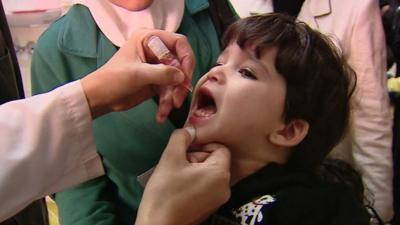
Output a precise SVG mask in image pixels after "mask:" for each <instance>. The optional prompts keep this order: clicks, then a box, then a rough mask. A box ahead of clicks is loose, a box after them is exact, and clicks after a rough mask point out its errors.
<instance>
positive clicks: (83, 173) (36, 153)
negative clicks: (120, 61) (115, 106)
mask: <svg viewBox="0 0 400 225" xmlns="http://www.w3.org/2000/svg"><path fill="white" fill-rule="evenodd" d="M0 165H1V169H0V202H1V207H0V221H3V220H5V219H6V218H7V217H10V216H12V215H13V214H15V213H17V212H18V211H19V210H21V209H23V208H24V207H25V206H27V205H28V204H29V203H30V202H32V201H34V200H36V199H39V198H41V197H43V196H45V195H47V194H50V193H54V192H57V191H60V190H62V189H64V188H67V187H71V186H73V185H76V184H79V183H81V182H83V181H86V180H89V179H91V178H94V177H97V176H100V175H102V174H104V169H103V167H102V164H101V160H100V157H99V155H98V154H97V152H96V148H95V144H94V138H93V131H92V119H91V116H90V111H89V107H88V104H87V101H86V97H85V94H84V92H83V90H82V86H81V83H80V81H75V82H72V83H69V84H66V85H64V86H62V87H59V88H57V89H55V90H53V91H51V92H49V93H46V94H41V95H37V96H33V97H30V98H28V99H24V100H19V101H13V102H9V103H7V104H3V105H1V106H0Z"/></svg>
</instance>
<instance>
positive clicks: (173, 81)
mask: <svg viewBox="0 0 400 225" xmlns="http://www.w3.org/2000/svg"><path fill="white" fill-rule="evenodd" d="M141 76H142V77H141V78H140V79H139V80H141V81H142V82H144V85H147V84H153V85H160V86H166V85H177V84H179V83H182V82H183V80H184V79H185V75H184V74H183V72H182V71H181V70H180V69H178V68H176V67H173V66H168V65H164V64H146V67H145V68H144V69H143V70H142V73H141Z"/></svg>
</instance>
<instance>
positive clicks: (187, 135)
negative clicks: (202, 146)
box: [159, 128, 195, 164]
mask: <svg viewBox="0 0 400 225" xmlns="http://www.w3.org/2000/svg"><path fill="white" fill-rule="evenodd" d="M194 132H195V130H194V128H184V129H177V130H175V131H174V132H173V133H172V135H171V137H170V139H169V142H168V145H167V147H166V148H165V150H164V152H163V154H162V156H161V159H160V162H159V163H160V164H161V163H164V162H183V161H185V162H187V159H186V153H187V149H188V148H189V145H190V144H191V143H192V141H193V139H194V135H195V134H194Z"/></svg>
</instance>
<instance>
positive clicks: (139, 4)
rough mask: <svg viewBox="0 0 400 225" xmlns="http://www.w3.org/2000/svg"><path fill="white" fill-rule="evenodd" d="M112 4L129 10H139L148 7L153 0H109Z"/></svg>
mask: <svg viewBox="0 0 400 225" xmlns="http://www.w3.org/2000/svg"><path fill="white" fill-rule="evenodd" d="M110 1H111V2H112V3H113V4H115V5H117V6H119V7H121V8H124V9H126V10H129V11H141V10H144V9H147V8H148V7H150V5H151V4H152V3H153V0H147V1H129V0H110Z"/></svg>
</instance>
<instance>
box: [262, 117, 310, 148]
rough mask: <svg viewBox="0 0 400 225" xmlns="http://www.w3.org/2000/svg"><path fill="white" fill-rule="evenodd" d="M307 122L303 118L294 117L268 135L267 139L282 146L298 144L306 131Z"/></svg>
mask: <svg viewBox="0 0 400 225" xmlns="http://www.w3.org/2000/svg"><path fill="white" fill-rule="evenodd" d="M308 128H309V124H308V122H307V121H305V120H301V119H296V120H293V121H291V122H289V123H288V124H284V125H283V126H282V127H281V128H279V129H277V130H276V131H274V132H273V133H271V134H270V135H269V141H270V142H271V143H273V144H275V145H279V146H283V147H293V146H296V145H298V144H299V143H300V142H301V141H302V140H303V139H304V137H305V136H306V135H307V133H308Z"/></svg>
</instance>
